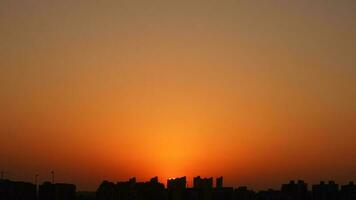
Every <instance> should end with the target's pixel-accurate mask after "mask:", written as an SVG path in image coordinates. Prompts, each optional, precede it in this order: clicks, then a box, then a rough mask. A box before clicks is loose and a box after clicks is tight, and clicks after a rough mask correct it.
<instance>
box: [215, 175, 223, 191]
mask: <svg viewBox="0 0 356 200" xmlns="http://www.w3.org/2000/svg"><path fill="white" fill-rule="evenodd" d="M222 187H223V177H222V176H220V177H218V178H217V179H216V188H222Z"/></svg>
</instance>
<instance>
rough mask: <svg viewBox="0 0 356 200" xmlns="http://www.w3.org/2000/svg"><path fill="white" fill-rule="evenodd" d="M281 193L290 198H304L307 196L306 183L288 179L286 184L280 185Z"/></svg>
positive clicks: (301, 199) (293, 199) (299, 199)
mask: <svg viewBox="0 0 356 200" xmlns="http://www.w3.org/2000/svg"><path fill="white" fill-rule="evenodd" d="M281 192H282V195H284V196H285V198H288V199H290V200H306V199H307V198H308V185H307V184H306V183H305V182H304V181H302V180H298V181H297V182H295V181H290V182H289V183H288V184H283V185H282V187H281Z"/></svg>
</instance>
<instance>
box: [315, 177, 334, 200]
mask: <svg viewBox="0 0 356 200" xmlns="http://www.w3.org/2000/svg"><path fill="white" fill-rule="evenodd" d="M312 192H313V200H337V199H338V196H339V185H338V184H336V183H335V182H334V181H329V182H328V183H325V182H324V181H321V182H320V183H319V184H317V185H313V187H312Z"/></svg>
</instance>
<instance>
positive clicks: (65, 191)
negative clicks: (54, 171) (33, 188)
mask: <svg viewBox="0 0 356 200" xmlns="http://www.w3.org/2000/svg"><path fill="white" fill-rule="evenodd" d="M38 199H39V200H75V199H76V186H75V185H73V184H67V183H51V182H44V183H43V184H41V185H40V186H39V190H38Z"/></svg>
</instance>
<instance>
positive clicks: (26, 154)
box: [0, 0, 356, 190]
mask: <svg viewBox="0 0 356 200" xmlns="http://www.w3.org/2000/svg"><path fill="white" fill-rule="evenodd" d="M355 2H356V1H355ZM355 10H356V3H354V1H347V0H340V1H322V0H316V1H308V0H300V1H283V0H276V1H257V0H256V1H255V0H250V1H230V0H226V1H164V0H155V1H144V0H142V1H140V0H133V1H131V0H130V1H126V0H123V1H121V0H117V1H91V0H86V1H84V0H83V1H82V0H79V1H69V0H68V1H67V0H64V1H45V0H38V1H20V0H4V1H1V2H0V70H1V71H0V72H1V73H0V167H1V169H0V170H5V171H6V172H8V173H7V174H6V176H8V177H11V178H12V179H15V180H26V181H33V180H34V175H35V174H36V173H38V174H39V180H40V181H44V180H49V179H50V177H51V174H50V171H51V170H55V172H56V179H57V180H58V181H67V182H72V183H75V184H77V186H78V188H79V189H80V190H93V189H95V188H96V187H97V186H98V184H99V183H100V182H101V181H102V180H111V181H117V180H123V179H124V180H126V179H128V178H130V177H133V176H136V177H137V179H138V180H148V179H149V178H151V177H153V176H158V177H159V179H160V181H161V182H163V183H166V180H167V179H168V178H172V177H181V176H187V179H188V185H191V179H192V177H193V176H197V175H201V176H214V177H218V176H224V177H226V178H225V179H224V181H225V184H226V185H230V186H237V185H240V184H244V185H249V186H253V187H255V188H266V187H268V186H273V187H274V186H278V184H280V183H281V182H283V181H285V180H289V179H296V178H302V179H304V180H307V181H310V182H316V181H319V180H324V179H328V178H330V179H333V180H337V181H340V182H342V183H343V182H346V181H348V180H349V179H350V178H351V179H352V178H353V179H354V180H355V179H356V151H355V144H356V143H355V141H356V132H355V130H356V87H355V86H356V56H355V52H356V39H355V35H356V26H355V20H356V12H355ZM350 176H351V177H350Z"/></svg>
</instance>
